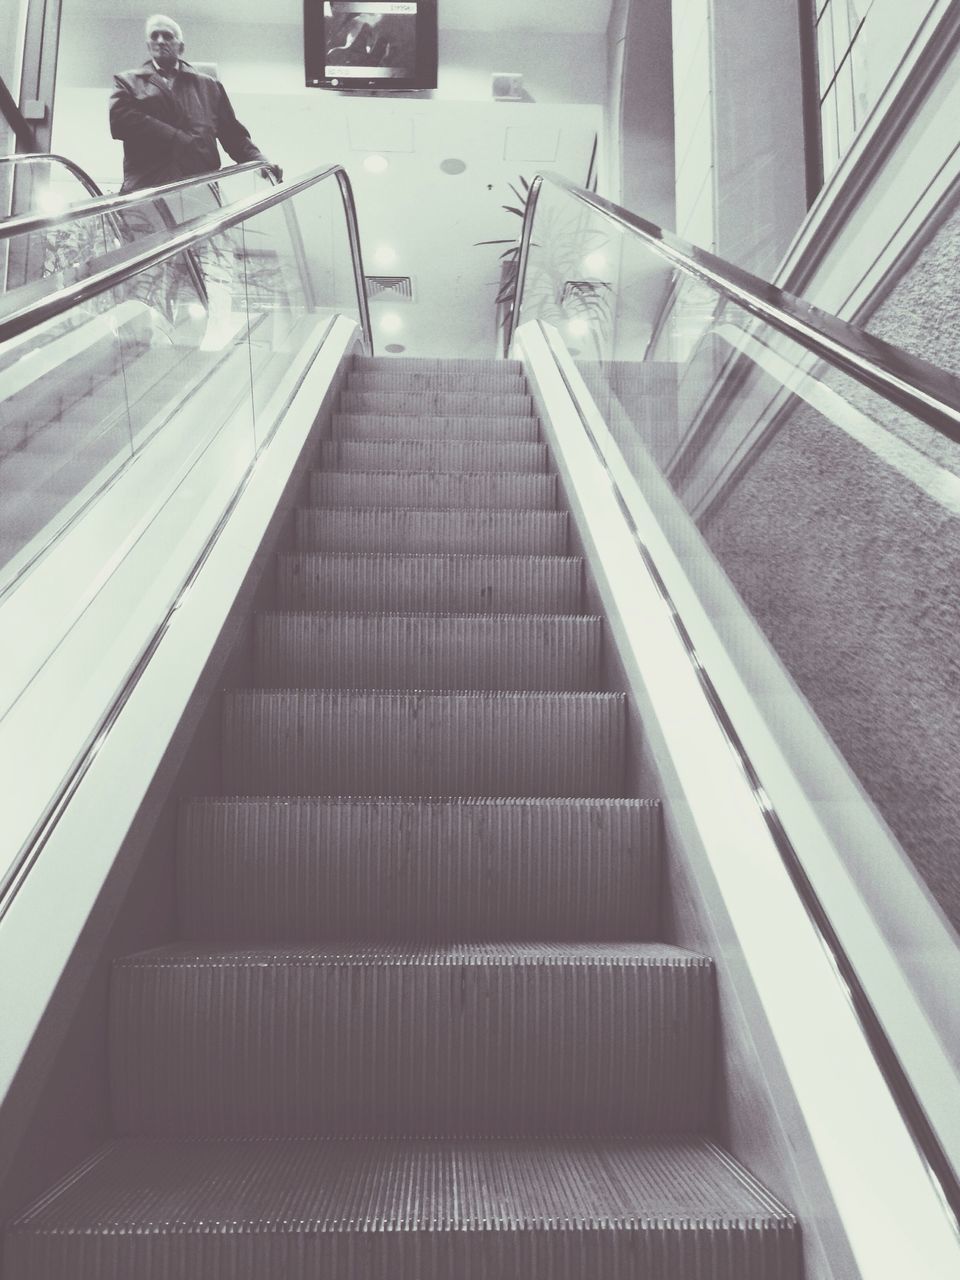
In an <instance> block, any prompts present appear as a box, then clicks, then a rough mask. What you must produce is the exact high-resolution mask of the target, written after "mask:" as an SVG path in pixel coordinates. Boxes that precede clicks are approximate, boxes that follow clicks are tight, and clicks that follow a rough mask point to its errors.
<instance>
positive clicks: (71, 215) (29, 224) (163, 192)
mask: <svg viewBox="0 0 960 1280" xmlns="http://www.w3.org/2000/svg"><path fill="white" fill-rule="evenodd" d="M31 158H32V157H31ZM7 159H9V160H12V161H17V160H22V159H23V156H9V157H7ZM64 163H65V164H67V165H71V164H72V161H69V160H65V161H64ZM263 168H264V164H263V162H262V161H261V160H245V161H244V163H243V164H234V165H228V166H227V168H225V169H214V170H212V171H211V172H210V173H197V174H194V175H193V177H190V178H178V179H177V180H176V182H167V183H164V185H163V186H159V187H145V188H144V189H143V190H141V191H126V192H124V193H123V194H122V195H120V194H114V195H104V194H103V192H101V191H100V190H99V188H97V191H98V194H97V196H96V197H95V198H93V199H90V200H85V201H84V202H83V204H81V205H74V206H73V207H72V208H69V209H63V210H61V211H60V212H59V213H22V214H18V215H17V216H16V217H15V218H4V219H3V221H2V222H0V240H9V239H11V238H12V237H14V236H19V235H24V234H26V233H27V232H31V231H44V230H46V228H47V227H56V226H59V225H60V224H61V223H64V222H73V221H78V220H80V219H81V218H90V217H93V216H95V215H97V214H110V213H122V212H123V210H124V209H128V208H130V206H131V205H135V204H140V203H141V202H143V203H147V202H148V201H157V200H162V199H164V197H165V196H172V195H176V194H177V193H178V192H180V191H186V190H188V189H189V188H190V187H202V186H210V185H212V184H214V183H216V182H219V181H222V179H224V178H232V177H234V176H235V175H236V174H238V173H249V172H251V171H252V170H254V169H263ZM80 172H81V173H82V172H83V171H82V170H80ZM92 181H93V179H91V182H92ZM94 186H96V184H95V183H94Z"/></svg>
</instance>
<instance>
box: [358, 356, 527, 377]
mask: <svg viewBox="0 0 960 1280" xmlns="http://www.w3.org/2000/svg"><path fill="white" fill-rule="evenodd" d="M382 369H392V370H393V371H394V372H395V373H429V372H431V371H432V372H435V373H484V372H490V371H491V370H492V371H493V372H495V373H496V372H501V371H502V372H503V373H504V374H510V373H513V374H522V373H523V361H522V360H483V359H477V358H476V357H471V356H464V357H462V358H455V359H450V358H449V357H447V356H436V357H433V356H359V355H358V356H354V357H353V360H352V362H351V364H350V370H351V372H362V371H364V370H371V371H373V372H379V371H380V370H382Z"/></svg>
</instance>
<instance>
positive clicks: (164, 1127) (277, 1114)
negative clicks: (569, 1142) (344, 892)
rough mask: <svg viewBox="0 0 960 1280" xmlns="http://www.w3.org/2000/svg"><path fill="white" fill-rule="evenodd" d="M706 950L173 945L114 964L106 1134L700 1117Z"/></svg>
mask: <svg viewBox="0 0 960 1280" xmlns="http://www.w3.org/2000/svg"><path fill="white" fill-rule="evenodd" d="M713 1037H714V975H713V966H712V963H711V962H710V961H709V960H707V959H705V958H703V957H701V956H698V955H695V954H693V953H692V952H689V951H683V950H681V949H679V948H677V947H672V946H668V945H666V944H665V943H659V942H635V943H630V942H627V943H625V942H606V943H604V942H565V943H556V942H541V943H536V942H499V943H491V942H475V943H469V942H459V941H458V942H450V943H440V944H434V945H430V944H423V943H412V944H398V943H370V942H343V943H339V944H338V943H329V944H326V945H325V946H317V945H314V946H299V947H292V946H278V947H248V946H244V947H241V948H236V949H224V948H222V947H211V946H209V945H206V944H201V945H199V946H192V945H189V944H183V943H181V944H177V945H175V946H167V947H160V948H157V949H156V950H152V951H143V952H139V953H137V954H134V955H129V956H125V957H123V958H122V959H119V960H117V961H115V962H114V966H113V973H112V977H111V988H110V1076H111V1083H112V1088H111V1099H112V1106H113V1115H114V1124H115V1131H116V1132H117V1133H118V1134H122V1135H124V1136H139V1137H165V1138H170V1137H191V1136H193V1137H295V1136H302V1137H322V1136H334V1135H336V1136H341V1137H359V1136H361V1135H369V1136H390V1135H398V1136H416V1135H423V1134H430V1135H431V1136H455V1135H465V1134H470V1135H478V1136H479V1135H497V1134H509V1135H512V1136H516V1135H520V1134H556V1133H590V1134H600V1133H610V1134H616V1133H620V1134H622V1133H669V1134H680V1133H689V1132H697V1131H701V1130H702V1129H704V1128H705V1127H706V1126H707V1124H708V1123H709V1120H710V1105H711V1097H712V1086H713V1049H712V1046H713Z"/></svg>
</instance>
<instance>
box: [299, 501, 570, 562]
mask: <svg viewBox="0 0 960 1280" xmlns="http://www.w3.org/2000/svg"><path fill="white" fill-rule="evenodd" d="M568 521H569V516H568V515H567V512H566V511H516V510H512V511H511V510H505V511H503V510H501V511H497V510H493V509H491V508H489V507H487V508H485V509H484V510H482V511H458V510H456V509H448V510H440V511H437V510H434V511H428V510H424V509H421V510H408V509H405V508H403V507H340V508H337V509H335V510H331V511H326V510H324V509H323V508H322V507H301V508H300V509H299V510H298V511H297V514H296V531H295V546H296V549H297V550H298V551H387V552H397V551H436V552H459V553H478V554H484V553H486V554H490V553H493V554H499V555H562V554H563V553H564V552H565V551H566V550H567V526H568Z"/></svg>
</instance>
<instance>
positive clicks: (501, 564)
mask: <svg viewBox="0 0 960 1280" xmlns="http://www.w3.org/2000/svg"><path fill="white" fill-rule="evenodd" d="M277 601H278V603H279V605H280V607H281V608H284V609H329V610H343V609H352V610H357V611H374V610H396V609H406V610H411V611H423V610H432V611H436V612H440V613H452V612H465V613H480V612H483V613H509V612H520V611H528V612H531V613H577V612H579V611H580V610H581V608H582V601H583V561H582V559H581V558H580V557H579V556H482V555H438V554H435V555H424V554H421V555H417V554H408V555H396V554H380V553H376V552H334V553H329V554H323V553H320V552H296V553H293V554H282V555H280V556H279V557H278V558H277Z"/></svg>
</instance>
